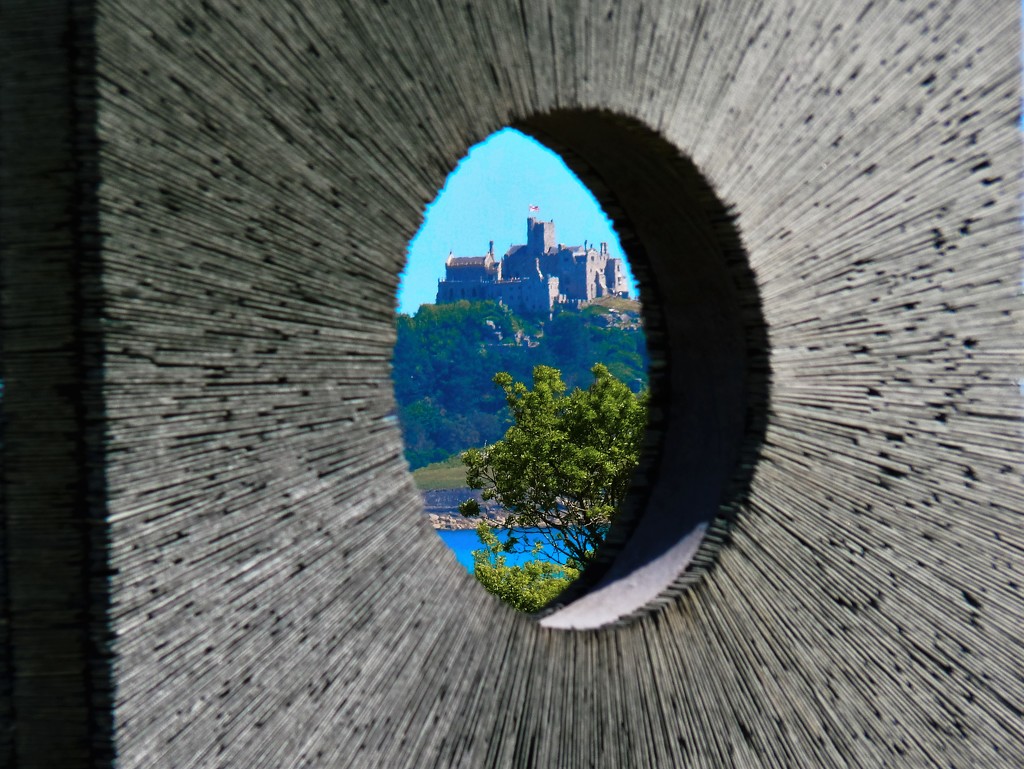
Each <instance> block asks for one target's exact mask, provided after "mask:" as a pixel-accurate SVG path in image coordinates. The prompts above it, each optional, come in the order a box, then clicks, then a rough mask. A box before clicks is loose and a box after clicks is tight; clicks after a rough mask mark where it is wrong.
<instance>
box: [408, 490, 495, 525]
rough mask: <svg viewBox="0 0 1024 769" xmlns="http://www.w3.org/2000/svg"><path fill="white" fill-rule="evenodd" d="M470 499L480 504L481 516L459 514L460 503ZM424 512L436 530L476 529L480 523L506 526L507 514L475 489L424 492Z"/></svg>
mask: <svg viewBox="0 0 1024 769" xmlns="http://www.w3.org/2000/svg"><path fill="white" fill-rule="evenodd" d="M470 497H473V498H474V499H476V501H477V502H478V503H479V504H480V511H481V514H480V515H479V516H476V517H474V518H465V517H464V516H462V515H461V514H460V513H459V503H460V502H463V501H465V500H467V499H469V498H470ZM423 512H424V514H425V515H427V516H428V517H429V518H430V525H431V526H433V527H434V528H435V529H445V530H453V529H475V528H476V527H477V524H478V523H480V521H486V522H487V524H488V525H490V526H494V527H496V528H501V527H502V526H504V525H505V518H506V516H507V513H506V512H505V510H504V509H503V508H502V507H501V506H500V505H498V504H497V503H496V502H493V501H491V502H485V501H484V500H483V499H482V498H481V497H480V492H479V491H477V490H475V489H470V488H461V489H432V490H430V491H424V492H423Z"/></svg>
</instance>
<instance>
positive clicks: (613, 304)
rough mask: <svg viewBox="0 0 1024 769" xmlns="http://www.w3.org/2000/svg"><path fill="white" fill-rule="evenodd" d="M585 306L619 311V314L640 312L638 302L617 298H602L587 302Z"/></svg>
mask: <svg viewBox="0 0 1024 769" xmlns="http://www.w3.org/2000/svg"><path fill="white" fill-rule="evenodd" d="M585 306H586V307H604V308H607V309H611V310H619V311H620V312H636V313H639V312H640V302H638V301H637V300H636V299H623V298H622V297H619V296H603V297H601V298H600V299H594V300H592V301H590V302H587V303H586V305H585Z"/></svg>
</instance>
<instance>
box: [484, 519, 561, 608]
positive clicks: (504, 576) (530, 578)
mask: <svg viewBox="0 0 1024 769" xmlns="http://www.w3.org/2000/svg"><path fill="white" fill-rule="evenodd" d="M476 534H477V536H478V537H479V538H480V541H481V543H482V544H483V548H482V549H480V550H474V551H473V574H474V576H475V577H476V578H477V580H479V582H480V584H481V585H483V586H484V588H486V589H487V591H488V592H490V593H493V594H494V595H496V596H497V597H498V598H500V599H501V600H502V601H504V602H505V603H507V604H508V605H509V606H511V607H512V608H513V609H517V610H519V611H524V612H530V613H533V612H537V611H540V610H541V609H542V608H544V606H546V605H547V604H549V603H550V602H551V601H552V600H553V599H554V598H555V597H556V596H557V595H558V594H559V593H561V592H562V591H563V590H565V588H566V587H567V586H568V585H569V583H570V582H572V581H573V580H574V579H576V577H578V576H579V571H578V570H576V569H574V568H572V567H571V566H561V565H559V564H556V563H551V562H550V561H544V560H541V559H540V558H539V557H535V558H534V559H533V560H530V561H527V562H526V563H524V564H522V565H521V566H508V565H506V560H507V556H506V555H505V553H506V552H508V551H507V549H506V547H505V545H504V544H503V543H502V542H501V541H500V540H499V539H498V537H497V536H496V535H495V534H494V532H493V531H492V530H491V528H490V527H489V526H488V525H487V524H486V523H484V522H483V521H481V522H480V524H479V525H478V526H477V527H476ZM541 547H542V545H541V543H540V542H538V543H537V544H536V545H535V546H534V548H533V555H534V556H539V555H540V550H541Z"/></svg>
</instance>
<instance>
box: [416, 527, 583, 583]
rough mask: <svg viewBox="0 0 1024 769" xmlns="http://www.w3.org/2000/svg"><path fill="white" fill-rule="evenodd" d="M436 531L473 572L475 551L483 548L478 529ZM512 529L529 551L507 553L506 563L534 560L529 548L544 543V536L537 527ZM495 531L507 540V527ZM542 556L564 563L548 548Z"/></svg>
mask: <svg viewBox="0 0 1024 769" xmlns="http://www.w3.org/2000/svg"><path fill="white" fill-rule="evenodd" d="M435 531H436V532H437V535H438V536H439V537H440V538H441V540H442V541H443V542H444V543H445V544H446V545H448V547H450V548H451V549H452V551H453V552H454V553H455V557H456V558H458V559H459V563H461V564H462V565H463V566H465V567H466V569H467V570H468V571H469V572H470V573H472V571H473V551H474V550H482V549H483V545H482V544H480V540H479V538H478V537H477V536H476V531H474V530H473V529H454V530H448V529H435ZM512 531H513V532H514V533H515V536H517V537H519V539H520V543H521V545H525V547H526V550H527V552H525V553H506V555H505V565H506V566H518V565H520V564H522V563H525V562H526V561H530V560H533V558H534V556H532V555H530V553H529V549H530V548H531V547H533V545H534V543H535V542H541V543H543V542H544V541H545V540H544V537H543V536H542V535H541V534H540V532H539V531H538V530H537V529H512ZM495 533H496V534H497V535H498V539H500V540H501V541H502V542H504V541H505V537H506V534H507V530H506V529H498V530H496V532H495ZM517 549H519V548H517ZM540 557H541V558H542V559H543V560H546V561H554V562H555V563H562V562H563V560H564V559H563V558H562V556H560V555H559V554H557V553H552V552H550V551H546V550H542V551H541V554H540Z"/></svg>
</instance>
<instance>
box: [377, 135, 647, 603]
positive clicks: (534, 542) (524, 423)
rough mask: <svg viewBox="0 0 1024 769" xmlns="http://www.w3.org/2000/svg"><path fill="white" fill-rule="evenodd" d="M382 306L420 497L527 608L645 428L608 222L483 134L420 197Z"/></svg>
mask: <svg viewBox="0 0 1024 769" xmlns="http://www.w3.org/2000/svg"><path fill="white" fill-rule="evenodd" d="M398 309H399V315H398V320H397V326H398V329H397V332H398V333H397V343H396V347H395V355H394V359H393V374H394V381H395V392H396V399H397V401H398V407H399V418H400V422H401V424H402V429H403V437H404V440H405V445H406V458H407V460H408V461H409V463H410V466H411V468H412V469H413V471H414V478H415V480H416V482H417V485H418V486H419V487H420V489H421V492H422V493H423V496H424V505H425V510H426V512H427V513H428V514H429V515H430V518H431V522H432V523H433V525H434V526H435V527H436V528H437V530H438V533H439V535H440V536H441V538H442V539H443V540H444V541H445V543H446V544H448V545H449V546H450V547H451V548H452V549H453V550H454V551H455V553H456V555H457V557H458V558H459V560H460V562H461V563H462V564H463V565H464V566H465V567H466V568H467V569H468V570H469V571H471V572H475V574H476V576H477V578H478V579H479V580H480V581H481V583H482V584H483V585H484V586H485V587H487V589H488V590H490V591H491V592H493V593H494V594H495V595H498V596H499V597H501V598H502V599H503V600H505V601H506V603H508V604H509V605H511V606H513V607H515V608H518V609H520V610H522V611H529V612H534V611H537V610H539V609H541V608H543V606H544V605H545V604H547V603H548V602H549V601H550V599H552V598H554V597H556V596H557V595H558V594H559V593H561V592H562V590H563V589H564V588H565V586H566V585H567V584H568V583H569V582H571V580H572V579H573V578H574V577H575V575H576V574H577V573H578V572H579V571H580V570H581V568H584V567H585V565H586V564H587V563H588V562H589V560H590V559H591V558H592V557H593V555H594V553H595V552H596V551H597V550H598V549H599V548H600V545H601V542H602V541H603V540H604V537H605V535H606V534H607V532H608V529H609V526H610V523H611V521H612V520H613V519H614V514H615V511H616V510H617V509H618V507H619V503H620V502H621V501H622V498H623V496H624V493H625V491H626V489H627V487H628V484H629V481H630V478H631V475H632V472H633V470H634V469H635V468H636V465H637V458H638V454H639V450H640V446H641V442H642V439H643V437H644V430H645V427H646V400H647V350H646V343H645V338H644V332H643V327H642V321H641V306H640V303H639V302H638V300H637V289H636V285H635V283H634V281H633V278H632V275H631V274H630V271H629V266H628V263H627V260H626V258H625V255H624V254H623V253H622V250H621V247H620V245H619V242H618V238H617V236H616V235H615V233H614V231H613V229H612V226H611V222H610V220H609V219H608V218H607V216H606V215H605V214H604V213H603V212H602V211H601V209H600V207H599V205H598V204H597V201H596V200H595V199H594V197H593V195H592V194H591V193H590V192H589V190H587V188H586V187H585V186H583V185H582V183H581V182H580V180H579V179H578V178H577V177H575V176H574V175H573V174H572V172H571V171H570V170H569V169H568V168H567V167H566V166H565V164H564V162H563V161H562V160H561V158H559V157H558V156H557V155H556V154H555V153H553V152H552V151H551V150H549V149H547V148H545V147H543V146H542V145H540V144H539V143H537V142H536V141H535V140H533V139H530V138H528V137H526V136H524V135H523V134H522V133H520V132H518V131H514V130H512V129H504V130H502V131H499V132H497V133H496V134H493V135H492V136H490V137H488V139H487V140H485V141H484V142H481V143H480V144H478V145H476V146H475V147H473V148H472V149H471V150H470V151H469V152H468V154H467V156H466V157H465V158H464V159H463V160H462V161H461V162H460V163H459V165H458V167H457V168H456V170H455V171H454V172H453V173H452V174H451V175H450V176H449V178H448V180H447V182H446V184H445V187H444V189H443V190H442V192H441V193H440V194H439V195H438V197H437V198H436V199H435V201H434V202H433V204H431V206H430V207H429V208H428V209H427V213H426V216H425V221H424V224H423V226H422V227H421V228H420V231H419V232H418V233H417V235H416V237H415V238H414V239H413V241H412V242H411V243H410V248H409V256H408V261H407V266H406V270H405V273H404V276H403V280H402V287H401V290H400V292H399V308H398ZM598 365H599V366H601V368H600V369H595V366H598ZM540 367H543V368H540ZM552 369H553V370H552ZM499 372H504V373H505V374H507V375H508V380H507V381H506V382H504V386H499V384H498V383H496V382H495V381H493V380H494V379H495V377H496V375H497V374H498V373H499ZM519 384H522V386H523V388H525V389H526V390H528V391H529V392H525V393H522V394H521V395H514V393H515V392H516V388H517V387H518V386H519ZM552 384H555V393H554V396H553V397H552V398H550V399H547V398H540V397H539V393H540V392H541V391H542V390H544V389H545V388H548V387H550V386H551V385H552ZM509 394H513V400H515V401H516V402H517V403H521V404H522V405H523V406H524V408H522V409H520V408H517V407H516V405H514V404H513V403H510V402H507V401H508V396H509ZM520 398H521V400H519V399H520ZM527 404H529V408H525V407H526V405H527ZM542 405H543V406H544V409H543V414H539V413H536V412H535V411H534V409H535V408H537V407H539V406H542ZM547 419H550V420H554V421H553V422H552V423H551V424H546V423H545V424H544V426H543V428H542V422H544V420H547ZM506 431H508V432H506ZM467 450H468V451H469V453H468V454H465V455H464V456H460V455H463V452H466V451H467ZM469 467H478V468H480V469H481V473H480V474H479V475H477V476H476V478H475V480H474V476H473V473H472V471H470V476H469V480H468V481H467V469H468V468H469ZM554 478H558V480H557V481H555V480H553V479H554ZM526 479H529V481H528V482H526ZM467 483H468V484H469V485H472V486H473V487H474V488H473V489H469V488H466V486H467ZM467 502H468V504H469V505H470V506H471V507H473V508H475V509H476V510H477V511H479V512H480V515H463V514H462V513H460V503H467ZM461 509H462V510H463V511H466V510H467V508H466V507H465V505H464V504H463V505H462V507H461ZM481 521H483V522H484V523H485V524H486V525H487V526H488V527H489V529H490V530H489V531H477V526H478V523H479V522H481ZM474 555H475V557H474Z"/></svg>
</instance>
